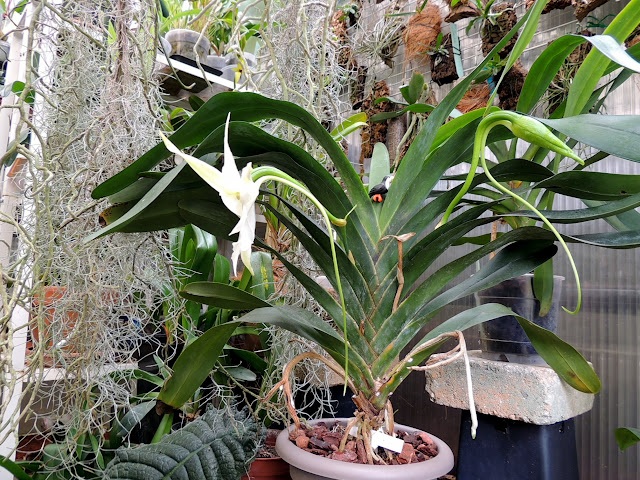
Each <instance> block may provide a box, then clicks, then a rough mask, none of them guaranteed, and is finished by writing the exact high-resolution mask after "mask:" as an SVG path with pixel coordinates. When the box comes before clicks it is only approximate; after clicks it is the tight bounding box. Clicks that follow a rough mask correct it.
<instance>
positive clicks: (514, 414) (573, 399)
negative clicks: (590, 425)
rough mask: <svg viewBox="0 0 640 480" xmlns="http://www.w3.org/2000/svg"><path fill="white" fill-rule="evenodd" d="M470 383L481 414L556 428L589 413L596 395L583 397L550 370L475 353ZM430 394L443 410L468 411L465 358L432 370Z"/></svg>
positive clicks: (472, 352)
mask: <svg viewBox="0 0 640 480" xmlns="http://www.w3.org/2000/svg"><path fill="white" fill-rule="evenodd" d="M469 361H470V365H471V379H472V383H473V395H474V397H475V398H474V399H475V404H476V409H477V411H478V412H480V413H485V414H488V415H494V416H496V417H501V418H509V419H512V420H520V421H523V422H527V423H533V424H536V425H551V424H553V423H557V422H561V421H563V420H567V419H569V418H573V417H576V416H578V415H580V414H582V413H585V412H588V411H589V410H591V408H592V407H593V400H594V395H592V394H588V393H582V392H579V391H577V390H575V389H573V388H572V387H570V386H569V385H568V384H567V383H565V382H564V381H563V380H562V379H561V378H560V377H559V376H558V375H557V374H556V373H555V372H554V371H553V370H552V369H551V368H550V367H548V366H541V365H526V364H520V363H509V362H500V361H496V360H490V359H487V358H483V357H482V352H480V351H470V352H469ZM425 373H426V378H427V384H426V391H427V392H428V393H429V396H430V397H431V400H432V401H433V402H435V403H438V404H440V405H446V406H449V407H453V408H460V409H464V410H468V409H469V398H468V396H467V383H466V375H465V369H464V363H463V360H462V358H460V359H459V360H457V361H456V362H452V363H450V364H448V365H444V366H441V367H437V368H434V369H432V370H427V371H426V372H425Z"/></svg>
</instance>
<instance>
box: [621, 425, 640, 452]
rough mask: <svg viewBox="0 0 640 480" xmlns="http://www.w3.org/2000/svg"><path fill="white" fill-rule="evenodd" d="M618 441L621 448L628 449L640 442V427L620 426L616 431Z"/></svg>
mask: <svg viewBox="0 0 640 480" xmlns="http://www.w3.org/2000/svg"><path fill="white" fill-rule="evenodd" d="M615 436H616V442H618V447H620V450H623V451H624V450H626V449H627V448H629V447H631V446H632V445H635V444H636V443H638V442H640V429H638V428H633V427H620V428H616V431H615Z"/></svg>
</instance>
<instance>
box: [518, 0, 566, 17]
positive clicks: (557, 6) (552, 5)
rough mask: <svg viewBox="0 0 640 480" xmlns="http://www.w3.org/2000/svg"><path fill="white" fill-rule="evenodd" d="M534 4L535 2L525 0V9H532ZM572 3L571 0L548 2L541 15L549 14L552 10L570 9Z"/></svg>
mask: <svg viewBox="0 0 640 480" xmlns="http://www.w3.org/2000/svg"><path fill="white" fill-rule="evenodd" d="M534 3H536V0H527V1H526V3H525V8H526V9H527V10H529V9H530V8H531V7H533V4H534ZM572 3H573V2H572V0H549V3H547V4H546V5H545V7H544V8H543V9H542V13H543V14H545V13H549V12H551V11H553V10H564V9H565V8H567V7H570V6H571V4H572Z"/></svg>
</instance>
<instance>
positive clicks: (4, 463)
mask: <svg viewBox="0 0 640 480" xmlns="http://www.w3.org/2000/svg"><path fill="white" fill-rule="evenodd" d="M0 467H3V468H5V469H7V470H8V471H9V473H11V474H12V475H13V476H14V477H16V478H17V479H18V480H33V478H32V477H31V475H29V474H28V473H27V472H25V471H24V469H23V468H22V467H21V466H20V464H19V463H16V462H14V461H13V460H11V459H9V458H7V457H4V456H2V455H0Z"/></svg>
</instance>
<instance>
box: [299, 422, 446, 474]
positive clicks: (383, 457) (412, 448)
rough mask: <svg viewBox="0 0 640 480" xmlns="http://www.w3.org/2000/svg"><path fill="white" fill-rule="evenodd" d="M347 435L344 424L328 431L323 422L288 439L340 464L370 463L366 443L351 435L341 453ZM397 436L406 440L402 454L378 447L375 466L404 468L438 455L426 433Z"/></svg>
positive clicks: (300, 446)
mask: <svg viewBox="0 0 640 480" xmlns="http://www.w3.org/2000/svg"><path fill="white" fill-rule="evenodd" d="M344 433H345V426H344V425H335V426H333V427H331V428H328V427H327V425H326V424H325V423H324V422H321V423H318V424H317V425H315V426H313V427H307V426H305V425H302V427H301V428H300V429H298V430H293V431H291V432H290V433H289V440H291V441H292V442H293V443H295V444H296V445H297V446H298V448H301V449H303V450H305V451H307V452H310V453H313V454H314V455H319V456H322V457H327V458H330V459H332V460H339V461H341V462H349V463H362V464H366V463H368V462H367V455H366V452H365V446H364V442H363V441H362V440H360V439H358V440H356V439H355V438H354V437H352V436H351V435H350V436H349V437H348V440H347V442H346V444H345V448H344V450H343V451H340V442H341V440H342V438H343V436H344ZM397 435H398V438H402V439H403V440H404V447H403V449H402V452H401V453H393V452H390V451H388V450H386V449H383V448H378V449H377V451H376V452H374V453H376V455H377V456H378V457H379V459H380V460H379V461H378V460H374V464H375V465H405V464H408V463H418V462H424V461H425V460H429V459H430V458H433V457H435V456H436V455H437V454H438V448H437V447H436V444H435V442H434V441H433V439H432V438H431V437H430V436H429V435H428V434H427V433H424V432H419V433H409V434H408V433H405V432H399V433H398V434H397Z"/></svg>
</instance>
